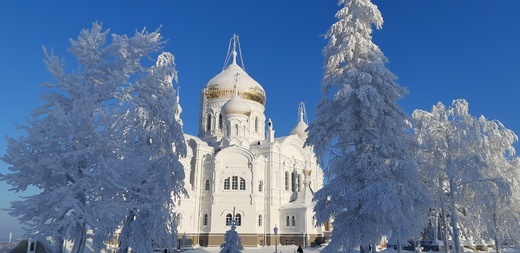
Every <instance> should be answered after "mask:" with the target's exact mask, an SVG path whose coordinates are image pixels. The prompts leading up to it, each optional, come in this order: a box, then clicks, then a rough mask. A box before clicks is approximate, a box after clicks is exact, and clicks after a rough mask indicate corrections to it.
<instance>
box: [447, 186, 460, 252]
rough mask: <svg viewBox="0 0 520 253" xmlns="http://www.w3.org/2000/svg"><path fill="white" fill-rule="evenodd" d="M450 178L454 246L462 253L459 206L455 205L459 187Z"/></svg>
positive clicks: (456, 250)
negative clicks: (458, 224)
mask: <svg viewBox="0 0 520 253" xmlns="http://www.w3.org/2000/svg"><path fill="white" fill-rule="evenodd" d="M449 180H450V197H449V198H450V211H451V213H450V218H451V228H452V229H453V248H454V249H455V253H460V240H459V227H458V226H457V223H458V220H459V219H458V215H457V208H456V206H455V195H456V194H457V189H456V186H455V182H453V179H451V178H450V179H449Z"/></svg>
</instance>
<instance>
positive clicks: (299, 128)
mask: <svg viewBox="0 0 520 253" xmlns="http://www.w3.org/2000/svg"><path fill="white" fill-rule="evenodd" d="M304 111H305V109H304V107H303V103H302V104H300V108H299V113H300V120H299V121H298V124H297V125H296V126H295V127H294V128H293V129H292V130H291V135H293V134H296V135H298V137H300V138H301V139H307V136H308V134H307V132H306V131H305V130H307V127H309V126H308V125H307V123H305V121H304V120H303V113H304Z"/></svg>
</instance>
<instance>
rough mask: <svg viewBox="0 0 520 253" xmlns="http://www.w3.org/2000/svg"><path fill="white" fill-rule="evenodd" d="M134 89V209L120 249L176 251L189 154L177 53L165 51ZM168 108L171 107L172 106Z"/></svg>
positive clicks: (129, 161)
mask: <svg viewBox="0 0 520 253" xmlns="http://www.w3.org/2000/svg"><path fill="white" fill-rule="evenodd" d="M147 72H148V73H147V75H145V76H144V77H143V78H141V79H138V80H137V81H136V82H135V85H133V86H132V88H131V89H130V91H129V92H130V94H132V93H136V94H135V95H130V96H129V97H132V100H131V101H130V102H131V104H132V105H133V108H132V111H131V113H130V114H129V117H128V119H130V120H132V122H129V125H128V129H127V131H128V133H127V141H126V143H128V144H129V147H130V148H131V149H132V150H133V151H132V154H131V157H127V159H125V160H126V168H127V169H128V172H129V179H128V180H129V181H131V182H132V188H131V190H130V191H128V192H126V193H125V195H124V196H125V199H128V200H129V203H128V206H129V213H128V216H127V218H126V221H125V223H124V225H123V228H122V231H121V236H120V238H119V240H120V241H121V251H123V252H126V251H127V250H128V247H130V248H132V250H133V251H135V252H152V251H153V248H152V247H153V246H158V247H160V248H168V249H172V248H173V246H174V244H175V242H176V237H177V230H176V229H177V226H176V222H175V218H176V216H175V213H174V212H172V210H174V207H175V200H176V199H177V198H178V197H179V195H181V194H186V191H185V189H184V170H183V168H182V164H181V163H180V162H179V157H180V156H185V155H186V146H185V143H184V136H183V134H182V128H181V125H180V124H179V123H178V122H177V119H176V117H175V115H176V111H175V110H176V108H178V105H176V104H177V103H178V99H177V98H176V96H175V90H174V88H173V85H172V81H176V78H177V75H176V71H175V63H174V57H173V55H172V54H170V53H163V54H161V55H160V56H159V57H158V59H157V63H156V66H154V67H151V68H149V69H148V71H147ZM168 108H169V109H168ZM152 241H153V242H154V244H155V245H152V244H151V243H150V242H152Z"/></svg>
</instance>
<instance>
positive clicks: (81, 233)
mask: <svg viewBox="0 0 520 253" xmlns="http://www.w3.org/2000/svg"><path fill="white" fill-rule="evenodd" d="M76 233H77V235H76V238H75V239H74V246H73V247H72V251H71V252H72V253H83V252H84V251H85V243H86V242H87V226H86V224H85V223H81V224H78V228H77V229H76Z"/></svg>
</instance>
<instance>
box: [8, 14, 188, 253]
mask: <svg viewBox="0 0 520 253" xmlns="http://www.w3.org/2000/svg"><path fill="white" fill-rule="evenodd" d="M107 35H108V30H107V31H103V30H102V27H101V25H100V24H98V23H94V24H93V25H92V28H91V29H88V30H87V29H86V30H83V31H82V32H81V33H80V35H79V36H78V38H77V40H72V39H71V47H70V48H69V51H70V52H71V53H72V54H73V55H74V56H75V57H76V59H77V63H78V66H79V67H78V69H77V70H76V71H73V72H71V73H66V70H65V67H64V63H63V61H62V60H60V59H59V58H58V57H57V56H55V55H54V54H53V53H52V52H50V53H48V52H47V51H45V53H46V56H47V58H46V66H47V69H48V70H49V71H50V73H51V74H52V75H53V76H54V78H55V79H56V83H46V84H44V87H46V88H49V91H48V92H47V93H45V94H44V95H43V97H42V99H43V102H44V103H43V105H42V106H40V107H38V108H37V109H36V110H35V111H34V112H33V114H32V115H31V116H30V118H29V119H28V122H27V124H26V125H22V126H20V127H19V128H20V129H21V130H24V131H25V132H26V134H25V135H23V136H20V137H17V138H9V137H8V138H7V140H8V146H7V153H6V154H5V155H4V156H3V157H2V159H3V160H4V161H5V162H6V163H7V164H10V167H9V170H10V171H11V173H9V174H5V175H0V180H2V181H6V182H7V183H9V184H10V185H11V186H12V189H11V190H13V191H16V192H20V191H25V190H26V189H27V188H28V187H35V188H37V189H39V190H40V191H39V193H38V194H35V195H32V196H28V197H26V198H24V200H21V201H15V202H13V203H12V209H11V211H10V213H11V214H12V215H14V216H19V217H20V218H19V219H20V221H21V222H23V223H24V224H25V225H27V226H28V231H29V232H31V233H36V235H37V237H38V238H37V239H43V238H45V237H47V236H50V237H53V238H54V240H53V241H54V242H55V244H54V245H51V246H53V247H54V249H53V251H54V252H61V250H62V245H63V242H64V241H65V240H68V241H70V242H72V244H73V249H72V252H74V253H76V252H84V250H85V242H86V239H87V229H92V230H93V232H94V237H93V238H92V239H93V242H94V245H93V250H94V251H96V252H99V251H101V249H102V248H104V242H105V241H107V240H109V239H112V236H113V233H114V232H115V231H116V229H117V228H118V227H119V226H120V225H121V224H122V222H123V221H124V220H125V219H126V220H128V219H129V217H128V216H129V215H128V214H130V213H132V211H134V210H137V209H138V210H139V212H142V213H145V214H146V215H138V216H135V217H133V220H135V221H143V222H144V221H145V220H146V218H147V217H148V218H149V219H148V220H147V222H149V223H148V226H150V227H152V226H154V227H153V228H150V229H148V230H146V232H147V233H152V236H158V237H157V238H166V236H170V237H171V234H172V232H175V230H174V229H172V227H175V226H174V225H173V224H172V222H171V221H172V219H171V214H170V213H168V215H165V213H166V212H167V211H171V210H172V209H171V208H172V202H171V201H172V200H171V197H172V195H171V194H172V193H173V194H174V196H175V195H178V194H179V193H182V187H183V186H182V184H178V182H180V181H182V178H183V177H184V174H183V171H182V169H179V167H178V166H177V164H176V163H175V162H172V159H175V158H174V157H178V156H179V155H183V154H184V152H185V148H184V142H183V139H182V138H181V136H182V132H181V131H182V130H181V128H180V127H179V125H178V124H176V125H175V124H174V125H169V126H164V125H166V124H170V120H169V119H168V120H166V117H167V116H168V115H169V114H172V115H173V113H172V112H169V111H168V110H169V109H170V110H173V106H171V103H168V102H165V98H166V97H168V96H170V97H172V98H174V94H175V93H174V91H173V87H167V86H168V85H169V86H171V81H172V80H174V77H175V71H174V68H173V67H174V66H173V57H172V56H171V55H169V54H165V55H163V56H160V57H159V60H158V62H157V64H155V65H154V66H152V67H145V66H142V65H141V63H144V62H146V60H147V59H150V57H151V55H152V54H154V53H157V52H158V51H159V50H160V49H161V47H162V46H163V45H164V43H165V42H164V40H163V39H162V37H161V36H160V34H159V32H158V31H155V32H151V33H149V32H146V31H145V30H143V31H141V32H136V34H135V35H134V36H133V37H130V38H129V37H127V36H126V35H115V34H113V35H112V37H111V43H107ZM153 80H160V83H159V84H151V82H152V81H153ZM168 81H170V83H169V84H168ZM147 85H148V86H150V88H152V87H153V88H157V87H162V88H161V89H158V90H156V93H154V94H155V97H154V98H150V99H148V100H147V99H143V98H142V96H145V95H146V96H151V94H150V91H149V90H146V86H147ZM154 85H155V86H154ZM140 89H142V91H141V90H140ZM161 106H171V107H164V108H162V110H163V111H164V112H163V113H162V114H157V111H158V109H157V108H159V107H161ZM137 112H139V113H140V114H139V115H138V113H137ZM152 117H154V118H155V117H157V118H158V119H157V120H162V122H161V124H162V125H161V126H157V124H155V125H154V124H152V123H150V124H147V123H143V122H145V121H147V119H150V118H152ZM172 119H173V117H172ZM154 120H156V119H154ZM159 125H160V124H159ZM144 128H146V130H143V129H144ZM166 129H167V130H168V131H171V132H166ZM145 134H149V135H147V136H146V138H147V140H149V141H146V142H143V141H142V137H143V136H144V135H145ZM152 139H153V140H155V141H156V142H157V143H158V144H165V143H166V142H167V141H171V142H169V144H168V145H166V144H165V145H164V147H162V148H156V149H155V150H156V151H155V152H151V151H150V152H148V153H144V152H143V150H144V148H143V147H146V148H148V149H150V148H151V146H152V145H151V140H152ZM172 143H173V146H172ZM172 153H173V154H172ZM165 157H166V158H165ZM129 164H133V165H134V166H130V165H129ZM163 165H165V166H166V168H163V167H161V168H158V167H159V166H163ZM136 166H142V167H141V168H142V169H143V170H144V171H145V172H142V171H139V170H138V169H137V168H136ZM150 167H154V168H156V170H157V171H153V173H162V172H165V170H166V169H169V170H170V171H168V172H167V173H165V174H163V175H161V176H159V175H157V174H153V173H152V171H151V169H150ZM145 173H149V175H147V176H145V175H144V174H145ZM156 180H159V181H156ZM154 190H157V191H158V192H156V193H155V194H152V195H151V194H150V192H151V191H154ZM143 217H145V218H143ZM150 224H152V225H150ZM157 224H160V225H157ZM158 231H159V232H158ZM160 232H163V233H162V234H161V233H160ZM159 234H161V235H164V237H159ZM133 236H134V237H135V236H140V237H141V236H142V234H139V235H133ZM130 237H131V236H128V237H126V238H130ZM143 239H144V240H147V241H146V242H143V244H146V245H149V248H151V247H152V245H151V244H152V242H151V241H150V240H149V237H144V238H143ZM42 241H43V240H42ZM143 252H144V251H143Z"/></svg>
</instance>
